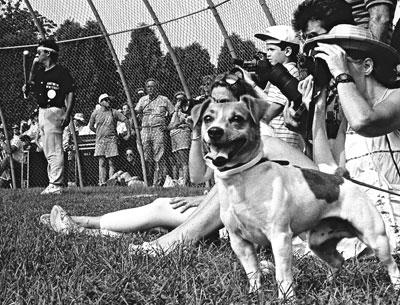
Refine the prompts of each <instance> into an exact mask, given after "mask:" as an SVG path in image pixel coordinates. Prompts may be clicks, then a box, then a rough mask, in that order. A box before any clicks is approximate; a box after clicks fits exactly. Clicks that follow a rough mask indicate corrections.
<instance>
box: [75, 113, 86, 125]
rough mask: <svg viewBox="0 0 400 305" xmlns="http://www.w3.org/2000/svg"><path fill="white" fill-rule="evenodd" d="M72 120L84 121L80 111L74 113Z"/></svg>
mask: <svg viewBox="0 0 400 305" xmlns="http://www.w3.org/2000/svg"><path fill="white" fill-rule="evenodd" d="M74 120H77V121H81V122H83V123H85V116H84V115H83V113H81V112H78V113H75V115H74Z"/></svg>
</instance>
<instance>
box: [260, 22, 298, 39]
mask: <svg viewBox="0 0 400 305" xmlns="http://www.w3.org/2000/svg"><path fill="white" fill-rule="evenodd" d="M254 37H256V38H258V39H261V40H263V41H265V42H266V43H272V44H278V43H281V42H288V43H292V44H300V41H299V38H298V37H297V36H296V33H295V31H294V30H293V29H292V27H291V26H288V25H274V26H270V27H268V28H267V29H266V30H265V33H263V34H255V35H254Z"/></svg>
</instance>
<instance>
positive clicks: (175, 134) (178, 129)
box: [169, 91, 192, 185]
mask: <svg viewBox="0 0 400 305" xmlns="http://www.w3.org/2000/svg"><path fill="white" fill-rule="evenodd" d="M174 100H175V111H174V113H173V115H172V118H171V122H170V124H169V130H170V136H171V146H172V157H173V158H174V162H173V167H172V178H173V179H175V180H179V178H180V177H182V179H183V183H184V185H188V184H189V165H188V163H189V149H190V143H191V138H190V137H191V134H192V131H191V129H190V126H189V124H188V123H187V122H186V120H187V117H188V115H187V114H185V113H183V112H182V109H181V104H182V102H183V101H185V100H186V97H185V93H184V92H182V91H179V92H177V93H175V95H174ZM180 172H181V173H180Z"/></svg>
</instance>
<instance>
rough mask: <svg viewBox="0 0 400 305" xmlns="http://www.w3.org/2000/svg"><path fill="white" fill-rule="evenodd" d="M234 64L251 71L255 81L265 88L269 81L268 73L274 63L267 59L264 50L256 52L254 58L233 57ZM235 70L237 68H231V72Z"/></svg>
mask: <svg viewBox="0 0 400 305" xmlns="http://www.w3.org/2000/svg"><path fill="white" fill-rule="evenodd" d="M232 64H234V65H238V66H240V67H242V68H243V69H245V70H247V71H249V72H251V77H252V79H253V81H254V82H255V83H256V84H257V85H258V86H259V87H261V88H264V87H265V86H266V85H267V83H268V81H269V79H268V74H269V71H270V70H271V68H272V65H271V64H270V62H269V61H268V60H267V59H265V54H264V53H262V52H258V53H256V54H255V55H254V58H253V60H243V59H238V58H233V59H232ZM234 70H235V69H233V70H231V72H232V71H234ZM233 73H234V74H236V73H237V71H234V72H233Z"/></svg>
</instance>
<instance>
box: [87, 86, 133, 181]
mask: <svg viewBox="0 0 400 305" xmlns="http://www.w3.org/2000/svg"><path fill="white" fill-rule="evenodd" d="M111 99H112V98H111V97H110V96H109V95H108V94H107V93H103V94H101V95H100V96H99V105H100V106H101V107H100V108H98V109H95V110H94V111H93V113H92V115H91V116H90V120H89V128H90V130H92V131H93V132H95V133H96V146H95V151H94V156H95V157H99V185H100V186H102V185H105V184H106V181H107V169H106V167H107V164H106V161H107V163H108V168H109V169H108V175H109V177H111V176H112V175H114V172H115V162H114V159H115V157H116V156H118V144H117V143H118V135H117V122H118V121H121V122H125V124H126V128H127V135H128V136H130V133H131V130H130V128H129V124H128V120H127V118H126V117H125V116H124V115H123V114H122V113H120V112H119V111H117V110H115V109H113V108H111V102H112V100H111ZM95 125H96V127H95Z"/></svg>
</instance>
